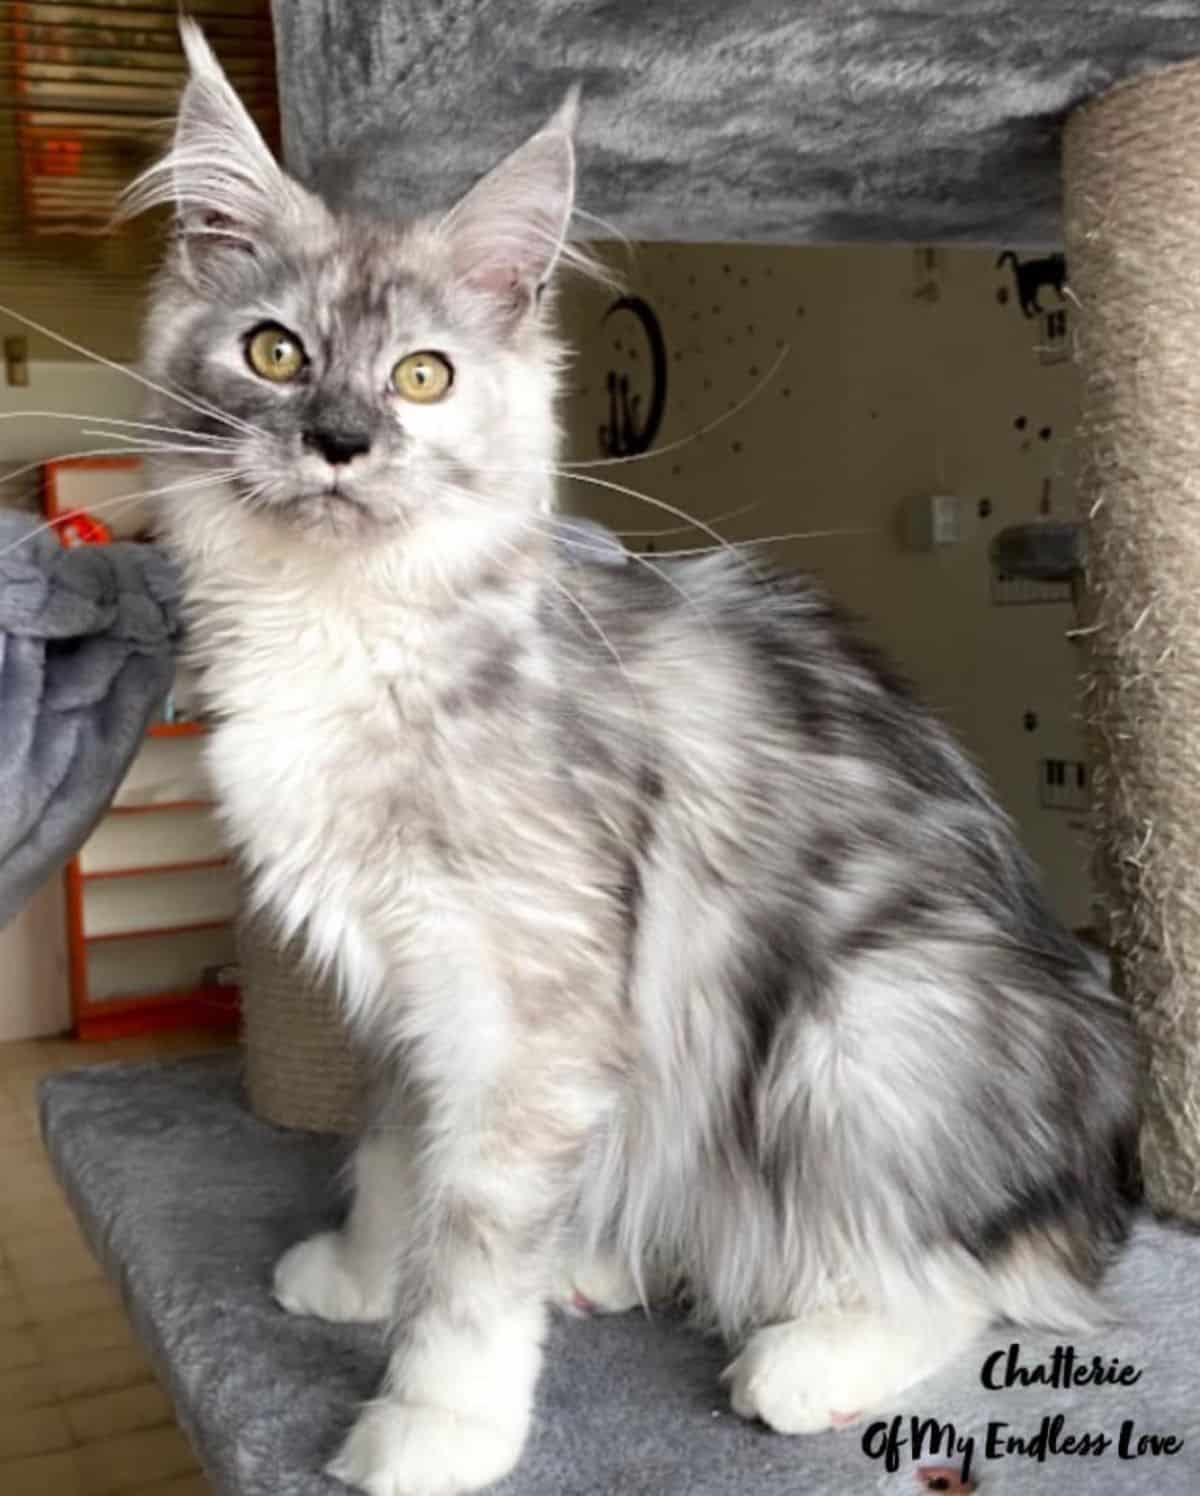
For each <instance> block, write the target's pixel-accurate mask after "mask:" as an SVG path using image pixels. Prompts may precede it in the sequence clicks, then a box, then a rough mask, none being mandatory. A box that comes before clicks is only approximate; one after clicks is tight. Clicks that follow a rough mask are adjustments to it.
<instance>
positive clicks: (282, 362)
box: [246, 322, 308, 384]
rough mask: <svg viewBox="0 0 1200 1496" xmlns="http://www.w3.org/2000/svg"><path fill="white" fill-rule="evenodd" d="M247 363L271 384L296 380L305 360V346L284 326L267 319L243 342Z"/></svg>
mask: <svg viewBox="0 0 1200 1496" xmlns="http://www.w3.org/2000/svg"><path fill="white" fill-rule="evenodd" d="M246 362H247V363H248V364H249V365H250V367H251V368H252V369H253V370H254V372H255V373H256V374H261V375H262V377H263V378H264V379H269V380H271V381H272V382H273V383H274V384H287V383H288V381H289V380H292V379H295V377H296V375H297V374H299V373H300V371H301V369H303V368H304V365H305V364H306V363H307V362H308V360H307V359H306V358H305V356H304V345H303V344H302V343H301V342H300V339H299V338H297V337H293V335H292V334H291V333H290V332H288V331H287V329H286V328H283V327H280V326H278V325H277V324H276V323H274V322H269V323H267V325H266V326H265V327H260V328H259V329H258V331H257V332H253V333H251V334H250V337H249V339H248V340H247V343H246Z"/></svg>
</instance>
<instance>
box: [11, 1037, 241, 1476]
mask: <svg viewBox="0 0 1200 1496" xmlns="http://www.w3.org/2000/svg"><path fill="white" fill-rule="evenodd" d="M229 1042H230V1041H229V1040H228V1039H227V1038H215V1037H213V1036H211V1035H185V1034H170V1035H157V1036H154V1037H152V1038H145V1039H131V1040H118V1041H116V1042H114V1043H111V1044H75V1043H73V1042H71V1041H69V1040H62V1039H52V1040H34V1041H31V1042H28V1043H17V1044H0V1492H2V1493H3V1496H134V1493H135V1492H136V1493H137V1496H209V1491H210V1487H209V1486H208V1484H207V1482H206V1481H205V1479H204V1477H203V1476H202V1475H201V1474H200V1470H199V1467H198V1465H197V1464H196V1460H195V1457H194V1456H193V1454H192V1452H191V1449H190V1447H189V1445H188V1442H187V1439H186V1438H185V1437H184V1435H183V1434H182V1433H181V1432H180V1430H179V1429H178V1428H177V1427H176V1425H175V1420H174V1416H173V1413H172V1410H171V1404H170V1402H169V1401H168V1400H167V1398H166V1397H165V1396H164V1395H163V1393H162V1391H161V1390H160V1388H159V1386H158V1384H157V1382H156V1381H155V1379H154V1373H153V1371H152V1370H151V1368H150V1365H149V1363H148V1361H147V1360H146V1357H145V1355H144V1354H143V1353H142V1350H141V1348H140V1347H139V1345H138V1343H137V1340H136V1339H135V1337H134V1335H133V1332H132V1331H131V1329H130V1328H129V1324H128V1322H127V1320H126V1318H125V1315H124V1312H123V1311H122V1309H121V1306H120V1303H119V1301H118V1299H117V1296H116V1294H115V1293H114V1292H113V1290H112V1289H111V1288H110V1287H109V1285H108V1284H107V1282H106V1281H105V1279H104V1277H103V1275H102V1274H101V1272H100V1269H99V1268H98V1267H97V1265H96V1263H95V1261H94V1260H93V1259H92V1257H91V1255H90V1253H89V1252H88V1249H87V1247H86V1246H85V1245H84V1243H83V1240H82V1238H81V1236H80V1234H79V1232H78V1230H77V1229H76V1226H75V1223H74V1220H73V1218H72V1216H71V1213H70V1211H69V1210H68V1209H67V1206H66V1204H65V1203H64V1201H63V1198H62V1195H61V1193H60V1192H59V1189H58V1186H57V1184H56V1183H55V1181H54V1178H53V1175H52V1174H51V1172H50V1167H49V1164H48V1163H47V1161H46V1156H45V1153H44V1152H43V1150H42V1146H41V1142H40V1140H39V1138H38V1132H37V1117H36V1112H35V1103H34V1088H35V1086H36V1084H37V1080H38V1077H39V1076H42V1075H45V1074H46V1073H47V1072H48V1071H50V1070H62V1069H66V1068H69V1067H70V1066H73V1065H80V1064H94V1063H96V1062H97V1061H100V1060H108V1059H124V1058H133V1057H135V1056H140V1055H145V1054H162V1053H164V1052H171V1053H181V1052H187V1051H192V1050H199V1049H211V1048H213V1047H214V1046H215V1045H217V1044H222V1043H229Z"/></svg>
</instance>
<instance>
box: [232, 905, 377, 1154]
mask: <svg viewBox="0 0 1200 1496" xmlns="http://www.w3.org/2000/svg"><path fill="white" fill-rule="evenodd" d="M237 944H238V962H239V965H240V967H241V983H242V1058H243V1073H244V1077H245V1084H246V1097H247V1100H248V1101H249V1103H250V1109H251V1111H253V1112H254V1113H255V1114H256V1115H257V1116H259V1117H262V1118H263V1119H264V1120H265V1121H267V1122H275V1123H277V1124H278V1125H279V1126H281V1127H296V1128H303V1129H304V1130H305V1131H307V1132H336V1133H342V1134H346V1133H353V1132H356V1131H358V1129H359V1127H360V1126H361V1125H362V1122H363V1120H364V1112H365V1104H366V1092H367V1084H366V1082H367V1076H366V1067H365V1065H364V1064H363V1062H362V1061H361V1060H360V1058H359V1057H358V1056H357V1055H356V1054H355V1052H354V1050H353V1049H352V1047H351V1044H350V1041H349V1037H348V1035H347V1032H346V1028H345V1025H344V1023H343V1021H342V1016H341V1008H340V1004H339V1003H338V999H337V989H336V986H335V983H334V980H333V978H332V977H327V978H325V979H324V980H321V979H318V978H315V977H314V976H313V974H312V972H311V970H310V968H309V966H308V963H307V962H306V961H305V960H304V958H303V951H302V946H301V942H300V940H299V938H296V939H293V940H291V941H289V942H287V943H286V944H285V943H283V942H282V941H281V940H280V939H279V937H278V935H277V934H276V931H275V928H274V924H273V922H272V921H271V919H270V918H269V917H267V916H265V915H249V914H244V915H243V916H242V917H241V919H240V920H239V921H238V930H237Z"/></svg>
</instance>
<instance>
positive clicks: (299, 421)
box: [127, 22, 575, 546]
mask: <svg viewBox="0 0 1200 1496" xmlns="http://www.w3.org/2000/svg"><path fill="white" fill-rule="evenodd" d="M182 34H183V41H184V47H185V50H186V52H187V57H188V62H189V65H190V79H189V82H188V84H187V86H186V89H185V92H184V94H183V98H182V102H181V105H180V111H179V118H178V123H177V127H176V133H175V140H174V145H173V147H172V149H171V151H170V152H169V154H168V155H167V156H166V158H165V159H164V160H163V161H162V162H160V163H158V164H157V165H156V166H154V167H152V168H151V170H150V171H149V172H147V173H146V174H145V175H144V176H143V177H142V178H141V179H140V180H139V181H138V182H137V183H135V184H134V186H133V188H132V189H131V190H130V193H129V194H128V197H127V204H128V210H129V211H131V212H133V211H141V210H142V209H144V208H147V207H150V206H153V205H157V204H161V203H164V202H167V203H170V204H171V206H172V208H173V210H174V218H175V231H174V234H173V236H172V239H171V243H170V247H169V250H168V253H167V259H166V264H165V267H164V270H163V273H162V275H161V276H160V278H159V281H158V284H157V288H156V291H155V295H154V298H153V302H152V306H151V310H150V315H149V318H148V323H147V333H146V347H145V356H146V372H147V374H148V376H149V377H150V378H151V379H152V380H154V381H155V382H156V383H157V384H158V385H160V386H161V387H162V389H163V390H164V392H165V393H164V394H163V395H162V396H161V398H159V399H158V400H157V402H156V414H157V417H158V418H159V419H160V420H162V421H163V422H164V423H169V424H171V425H172V426H175V427H177V428H180V429H182V430H185V431H187V432H189V433H192V434H193V435H192V437H191V440H192V441H193V442H195V443H198V444H199V443H210V444H211V446H212V455H211V456H207V455H206V456H203V457H201V456H191V457H189V456H185V455H182V454H174V455H168V456H165V457H164V459H163V464H162V466H163V471H164V472H165V473H166V476H167V478H168V479H169V480H170V481H171V482H172V483H177V486H176V487H174V488H173V489H172V491H171V492H169V493H167V494H164V497H163V501H162V502H163V504H164V507H165V512H166V514H167V515H168V516H169V517H171V518H173V519H180V521H181V523H183V524H187V523H188V521H189V516H190V518H193V519H195V520H196V521H197V522H198V523H203V522H204V521H206V520H207V521H213V522H221V521H226V522H229V523H234V524H236V523H237V522H238V521H239V520H241V521H245V522H246V524H247V525H249V521H247V520H246V517H247V516H253V517H254V518H253V527H255V528H257V529H258V531H259V533H262V527H263V526H268V527H275V528H276V529H277V530H278V531H279V533H280V535H281V536H282V535H284V534H286V535H288V536H290V537H293V538H295V539H297V540H302V541H303V542H304V543H311V544H321V545H329V544H331V543H332V544H338V545H340V546H345V545H356V544H365V545H377V544H379V543H380V542H381V540H384V539H385V538H387V537H389V536H391V537H398V536H400V535H404V534H408V535H416V534H418V533H426V532H428V531H429V530H430V528H431V527H433V528H434V529H437V530H439V531H441V532H443V533H442V541H443V543H445V542H446V540H447V539H449V538H450V536H451V535H452V534H455V533H457V534H462V535H465V534H468V533H470V532H471V530H472V528H474V529H475V530H476V531H478V530H479V529H480V528H481V527H482V528H487V527H489V526H490V527H492V528H495V527H496V526H498V525H500V526H501V527H503V526H506V525H507V524H508V521H509V518H511V520H512V523H513V524H514V525H518V526H519V525H520V523H521V522H522V520H521V517H522V516H523V522H524V525H525V528H526V532H527V533H528V529H529V525H530V524H531V523H536V516H537V515H539V514H544V513H546V512H547V510H548V509H549V508H550V506H551V496H552V489H553V483H552V479H551V477H550V474H549V471H548V469H549V467H550V465H551V464H552V463H553V461H554V458H555V454H556V448H557V436H558V433H557V426H556V420H555V414H554V397H555V387H556V374H557V371H558V368H559V367H560V364H561V354H560V350H559V348H558V346H557V344H556V343H555V341H554V339H553V337H552V334H551V331H550V328H549V313H548V306H547V297H546V295H545V292H546V289H547V287H548V285H549V282H550V279H551V276H552V273H553V272H554V270H555V267H556V264H558V263H559V262H560V261H561V260H562V259H563V258H564V256H565V257H566V258H573V257H574V255H573V251H572V250H571V249H570V248H569V247H566V246H565V243H564V241H565V235H566V230H567V224H568V220H569V218H570V214H571V209H572V201H573V190H574V174H575V166H574V152H573V147H572V131H573V126H574V115H575V103H574V99H573V98H571V97H569V98H568V100H567V101H566V103H565V104H564V106H563V107H562V109H560V110H559V112H558V113H557V114H556V115H555V116H554V117H553V118H552V119H551V120H550V121H549V123H548V124H547V125H546V126H545V127H544V128H543V129H541V130H540V131H539V132H538V133H537V134H536V135H534V136H533V137H532V138H531V139H530V140H528V141H527V142H526V143H525V144H524V145H523V146H522V147H521V148H520V149H519V150H517V151H516V152H515V153H514V154H513V155H511V156H509V157H508V158H507V159H506V160H505V161H503V162H502V163H501V164H500V165H499V166H497V167H496V168H495V169H494V170H493V171H492V172H491V173H490V174H489V175H487V176H486V177H484V178H483V180H482V181H480V182H479V183H478V184H477V185H476V186H475V187H474V188H473V189H472V190H471V191H470V192H468V193H467V195H466V196H465V197H464V198H463V199H462V200H461V201H459V202H458V203H457V204H456V205H455V206H454V207H452V208H451V209H450V210H449V211H448V212H447V213H445V214H444V215H443V216H441V217H435V218H427V219H421V220H418V221H415V222H411V223H408V224H403V223H399V222H397V223H395V224H387V223H380V222H377V221H365V220H359V219H353V218H349V217H344V216H339V215H336V214H334V213H332V212H331V211H329V209H327V208H326V206H325V205H324V204H323V203H322V202H321V201H320V200H319V199H318V198H317V197H315V196H314V195H313V194H312V193H310V192H308V191H307V190H306V189H305V188H303V187H302V186H301V185H300V184H299V183H297V182H295V181H294V180H292V179H291V178H290V177H288V176H287V175H286V173H285V172H284V171H283V170H282V169H281V168H280V167H279V166H278V165H277V163H276V162H275V160H274V158H273V157H272V155H271V152H270V151H269V149H268V148H267V146H266V144H265V143H264V141H263V139H262V137H261V135H260V134H259V132H258V130H257V128H256V127H255V125H254V122H253V121H252V119H251V118H250V116H249V114H248V113H247V112H246V110H245V108H244V107H243V106H242V104H241V102H240V100H239V99H238V97H237V95H236V94H235V93H234V91H233V89H232V88H231V86H230V84H229V82H228V81H227V79H226V78H225V75H224V74H223V73H222V71H221V68H220V66H219V64H218V63H217V61H216V59H215V57H214V56H213V54H212V52H211V51H210V49H209V47H208V45H207V43H206V42H205V40H204V38H203V36H202V35H201V33H200V31H199V29H198V28H197V27H195V26H194V25H193V24H191V23H187V22H184V23H183V26H182ZM167 392H169V393H167ZM204 471H211V472H212V473H213V474H214V479H213V483H212V484H211V485H204V484H195V485H192V486H191V487H189V486H188V485H187V483H186V482H178V480H179V478H180V476H182V478H183V479H184V480H186V479H187V478H188V477H189V476H190V475H191V474H192V473H197V474H198V473H202V472H204ZM218 473H219V474H221V476H220V477H219V478H218V477H216V475H217V474H218ZM169 528H171V529H176V530H177V529H178V526H176V525H171V526H170V527H169Z"/></svg>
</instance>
